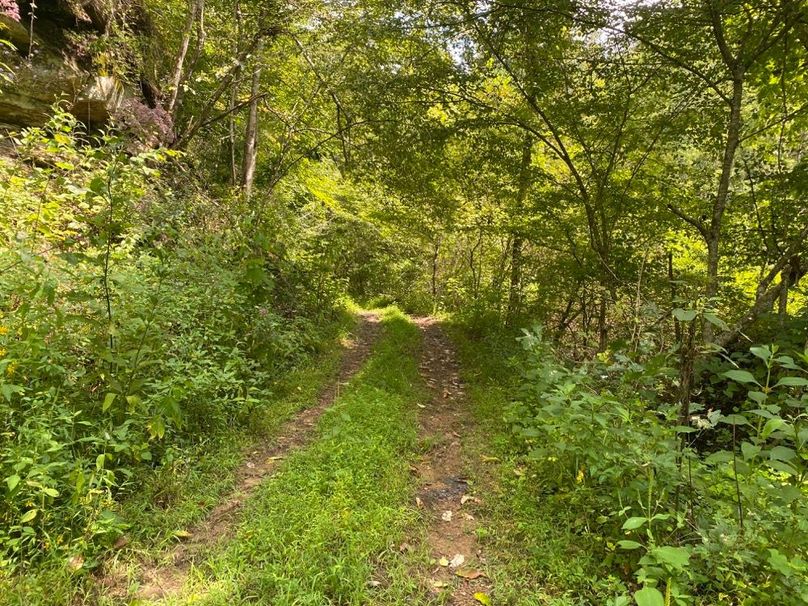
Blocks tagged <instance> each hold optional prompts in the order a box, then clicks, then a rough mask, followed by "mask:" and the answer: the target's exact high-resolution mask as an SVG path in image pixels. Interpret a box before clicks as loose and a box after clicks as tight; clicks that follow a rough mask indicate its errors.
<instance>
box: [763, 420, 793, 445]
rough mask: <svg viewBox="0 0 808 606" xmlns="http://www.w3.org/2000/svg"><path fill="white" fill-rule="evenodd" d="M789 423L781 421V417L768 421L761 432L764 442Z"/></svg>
mask: <svg viewBox="0 0 808 606" xmlns="http://www.w3.org/2000/svg"><path fill="white" fill-rule="evenodd" d="M786 425H787V423H786V422H785V421H784V420H783V419H781V418H780V417H774V418H772V419H769V420H768V421H766V424H765V425H764V426H763V429H762V430H761V431H760V437H761V438H763V439H764V440H767V439H768V438H769V436H770V435H772V434H773V433H774V432H775V431H777V430H778V429H781V428H782V427H785V426H786Z"/></svg>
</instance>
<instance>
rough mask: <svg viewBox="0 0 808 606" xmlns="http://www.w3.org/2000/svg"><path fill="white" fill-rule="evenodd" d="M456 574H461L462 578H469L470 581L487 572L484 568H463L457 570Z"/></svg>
mask: <svg viewBox="0 0 808 606" xmlns="http://www.w3.org/2000/svg"><path fill="white" fill-rule="evenodd" d="M455 575H456V576H459V577H460V578H463V579H469V580H470V581H473V580H474V579H479V578H480V577H484V576H485V573H484V572H483V571H482V570H465V569H462V568H461V569H460V570H458V571H456V572H455Z"/></svg>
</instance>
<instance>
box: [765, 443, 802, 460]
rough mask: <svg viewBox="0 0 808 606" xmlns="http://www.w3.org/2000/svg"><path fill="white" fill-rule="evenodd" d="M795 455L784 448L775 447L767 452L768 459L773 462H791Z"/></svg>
mask: <svg viewBox="0 0 808 606" xmlns="http://www.w3.org/2000/svg"><path fill="white" fill-rule="evenodd" d="M796 456H797V453H796V452H794V450H792V449H791V448H787V447H785V446H775V447H774V448H772V449H771V450H770V451H769V458H770V459H772V460H773V461H785V462H788V461H791V460H792V459H794V458H796Z"/></svg>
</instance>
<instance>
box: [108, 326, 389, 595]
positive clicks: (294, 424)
mask: <svg viewBox="0 0 808 606" xmlns="http://www.w3.org/2000/svg"><path fill="white" fill-rule="evenodd" d="M359 319H360V322H359V326H358V328H357V330H356V331H355V335H354V336H353V338H351V339H346V340H344V341H343V343H342V345H343V348H344V350H345V351H344V353H343V356H342V362H341V365H340V370H339V373H338V376H337V379H336V380H335V381H334V382H332V383H331V384H329V385H328V386H327V387H326V388H325V389H324V390H323V392H322V393H321V394H320V396H319V398H318V401H317V404H316V405H315V406H312V407H311V408H307V409H305V410H303V411H301V412H299V413H298V414H296V415H295V416H294V417H292V418H291V419H289V420H288V421H287V422H286V423H285V424H284V425H283V426H282V427H281V428H280V430H279V432H278V433H277V435H276V436H275V437H274V438H273V439H272V440H268V441H267V442H265V443H264V444H261V445H260V447H258V448H254V449H253V450H252V451H251V452H250V453H249V454H248V456H247V458H246V460H245V462H244V463H243V464H242V465H241V467H240V468H239V469H238V471H237V473H236V477H237V479H236V483H235V487H234V489H233V491H232V492H231V493H230V494H229V495H227V496H226V497H225V498H224V499H223V500H222V502H221V503H220V504H219V505H217V506H216V507H215V508H214V509H213V510H212V511H211V512H210V514H208V516H207V517H206V518H205V519H204V520H203V521H202V522H200V523H199V524H198V525H196V526H195V527H193V528H190V529H189V530H188V533H187V535H188V537H187V539H186V540H185V542H183V543H181V544H179V545H177V546H176V547H174V548H173V549H172V550H170V551H169V552H168V554H166V555H165V557H164V558H162V561H161V563H159V564H156V565H155V564H148V563H143V565H142V568H141V574H140V587H139V589H138V591H137V593H136V595H135V596H134V597H135V598H136V599H137V600H146V601H148V600H159V599H163V598H166V597H168V596H170V595H173V594H176V593H178V592H179V590H180V589H181V588H182V586H183V584H184V582H185V579H186V577H187V575H188V571H189V570H190V568H191V565H192V564H193V563H194V561H196V560H198V559H200V558H203V557H204V556H205V555H207V554H208V553H209V552H210V549H211V547H212V546H213V545H216V544H217V543H219V542H221V541H222V540H223V539H226V538H228V537H230V536H232V533H233V530H234V527H235V524H236V522H237V521H238V518H239V515H238V514H239V511H240V510H241V508H242V507H243V505H244V503H245V501H246V500H247V499H248V498H249V497H250V495H251V494H252V493H253V492H254V491H255V489H256V488H257V487H258V486H259V485H260V484H261V483H262V482H263V481H264V480H265V479H266V478H268V477H269V476H270V475H272V473H273V472H274V471H275V470H276V469H277V467H278V465H279V463H280V462H281V461H282V460H283V459H284V458H285V457H286V456H287V455H288V454H290V453H291V452H293V451H295V450H298V449H299V448H301V447H303V446H305V445H306V444H307V443H308V442H309V441H310V440H311V438H312V437H313V434H314V428H315V426H316V425H317V421H318V420H319V418H320V416H321V415H322V414H323V413H324V412H325V410H326V409H327V408H328V407H329V406H330V405H331V404H332V403H333V402H334V401H335V400H336V399H337V398H338V397H339V392H340V388H341V387H342V386H343V385H345V384H346V383H347V382H348V380H349V379H350V378H351V377H352V376H353V375H354V374H355V373H356V372H357V371H359V369H360V368H361V367H362V365H363V364H364V363H365V361H366V360H367V358H368V356H369V355H370V351H371V348H372V346H373V344H374V342H375V341H376V340H377V338H378V336H379V333H380V332H381V325H380V320H379V317H378V315H376V314H374V313H370V312H362V313H360V315H359ZM100 585H101V586H105V587H106V588H107V590H106V591H105V592H104V593H105V594H106V595H107V596H108V597H113V598H115V597H117V598H125V597H126V596H127V589H126V588H127V585H128V583H127V582H126V580H125V579H114V578H112V576H108V577H105V578H102V579H101V580H100Z"/></svg>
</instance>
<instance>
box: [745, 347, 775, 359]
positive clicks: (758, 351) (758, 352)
mask: <svg viewBox="0 0 808 606" xmlns="http://www.w3.org/2000/svg"><path fill="white" fill-rule="evenodd" d="M749 351H751V352H752V355H755V356H757V357H758V358H760V359H761V360H763V361H764V362H768V361H769V358H771V357H772V352H771V350H770V349H769V348H768V347H765V346H760V347H750V348H749Z"/></svg>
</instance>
